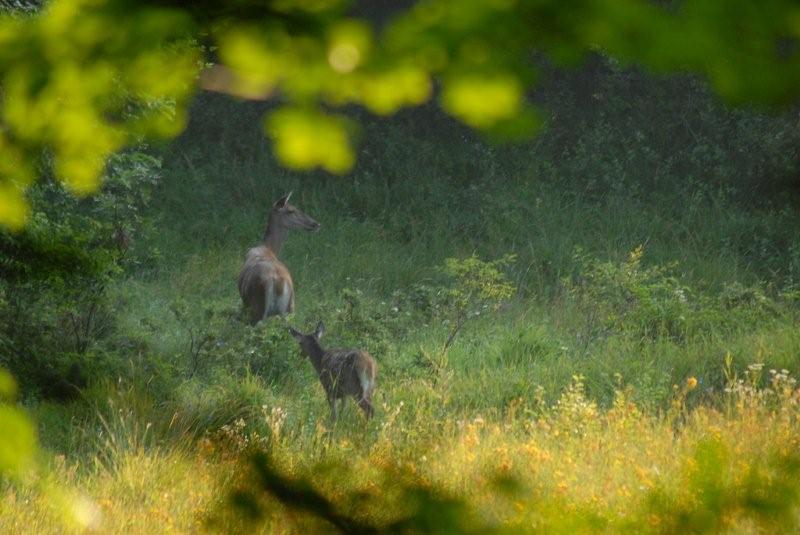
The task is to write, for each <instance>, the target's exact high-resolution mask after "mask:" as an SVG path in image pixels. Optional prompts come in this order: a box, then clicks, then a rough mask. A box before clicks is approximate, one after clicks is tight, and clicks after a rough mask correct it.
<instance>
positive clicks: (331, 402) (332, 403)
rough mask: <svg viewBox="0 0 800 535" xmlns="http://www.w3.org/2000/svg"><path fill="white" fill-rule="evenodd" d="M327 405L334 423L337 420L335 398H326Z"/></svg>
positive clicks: (337, 413)
mask: <svg viewBox="0 0 800 535" xmlns="http://www.w3.org/2000/svg"><path fill="white" fill-rule="evenodd" d="M328 405H330V406H331V420H332V421H334V422H335V421H336V419H337V418H339V406H338V405H337V404H336V398H335V397H333V396H328Z"/></svg>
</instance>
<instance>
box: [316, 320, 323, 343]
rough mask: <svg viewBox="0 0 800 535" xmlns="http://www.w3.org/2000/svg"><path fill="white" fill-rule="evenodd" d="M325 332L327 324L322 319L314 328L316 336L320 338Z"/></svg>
mask: <svg viewBox="0 0 800 535" xmlns="http://www.w3.org/2000/svg"><path fill="white" fill-rule="evenodd" d="M324 334H325V324H324V323H322V322H321V321H320V322H319V323H317V328H316V329H315V330H314V338H316V339H317V340H319V339H320V338H322V336H323V335H324Z"/></svg>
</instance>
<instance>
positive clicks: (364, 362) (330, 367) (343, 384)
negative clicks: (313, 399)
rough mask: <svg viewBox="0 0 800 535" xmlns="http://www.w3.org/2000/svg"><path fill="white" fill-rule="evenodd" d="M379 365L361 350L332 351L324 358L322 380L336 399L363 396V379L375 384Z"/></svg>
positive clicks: (326, 353)
mask: <svg viewBox="0 0 800 535" xmlns="http://www.w3.org/2000/svg"><path fill="white" fill-rule="evenodd" d="M376 371H377V365H376V364H375V359H373V358H372V356H371V355H370V354H369V353H368V352H366V351H363V350H361V349H330V350H328V351H326V352H325V356H323V358H322V373H321V374H320V379H321V380H322V384H323V386H324V387H325V389H326V390H328V391H331V390H333V392H334V393H335V394H336V395H335V397H344V396H347V395H354V396H357V397H361V396H362V395H363V388H362V377H364V378H365V379H367V381H368V382H369V384H370V385H374V383H375V373H376ZM370 390H371V388H370Z"/></svg>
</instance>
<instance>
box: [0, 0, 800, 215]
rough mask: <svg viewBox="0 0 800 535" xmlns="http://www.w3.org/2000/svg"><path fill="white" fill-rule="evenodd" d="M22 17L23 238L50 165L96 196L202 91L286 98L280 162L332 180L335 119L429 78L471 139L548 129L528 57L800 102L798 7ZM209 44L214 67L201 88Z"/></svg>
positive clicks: (58, 5)
mask: <svg viewBox="0 0 800 535" xmlns="http://www.w3.org/2000/svg"><path fill="white" fill-rule="evenodd" d="M26 11H28V10H26V9H24V8H21V9H19V10H14V9H13V8H12V9H11V10H9V11H6V10H3V11H2V12H0V50H1V51H2V53H0V86H1V87H2V89H3V92H2V94H1V95H0V98H1V99H2V100H0V121H2V122H1V123H0V124H2V126H3V130H2V132H3V135H2V136H1V137H0V153H2V154H3V156H4V157H3V158H2V159H0V224H3V225H4V226H6V227H7V228H16V229H19V228H21V227H22V226H23V225H24V224H25V222H26V221H27V218H28V215H29V205H28V203H27V202H26V201H25V198H24V194H25V191H26V189H27V187H28V186H29V185H30V184H31V183H32V182H33V180H34V178H35V175H36V169H35V167H36V166H35V161H36V159H37V158H38V156H39V154H40V152H41V150H42V149H48V150H50V151H51V153H52V154H53V158H54V165H53V167H54V172H55V174H56V176H57V177H58V178H59V179H60V180H62V181H63V182H64V183H65V184H66V185H67V186H68V187H69V188H70V189H71V190H72V191H74V192H76V193H79V194H86V193H90V192H93V191H95V190H96V189H97V188H98V187H99V185H100V177H101V174H102V169H103V167H104V165H105V161H106V159H107V158H108V157H109V156H110V155H111V154H113V153H114V152H116V151H118V150H119V149H120V148H122V147H124V146H125V145H128V144H131V143H132V142H136V141H138V140H139V139H140V136H149V137H157V136H168V137H169V136H174V135H176V134H177V133H178V132H179V131H180V130H181V129H182V127H183V119H184V117H185V115H186V105H187V97H188V96H189V95H190V94H191V93H192V92H193V91H194V90H195V89H196V88H197V87H198V86H203V87H205V88H208V89H211V90H215V91H223V92H227V93H231V94H235V95H239V96H244V97H246V98H255V99H267V98H272V97H273V95H277V94H280V95H281V98H282V99H284V102H283V103H282V106H281V107H279V108H278V109H275V110H272V111H271V112H270V114H269V117H268V118H267V119H266V128H267V132H268V134H269V136H270V137H271V138H272V139H273V140H274V144H275V151H276V154H277V155H278V157H279V158H280V159H281V161H282V162H283V163H284V164H286V165H287V166H289V167H291V168H295V169H310V168H314V167H321V168H323V169H326V170H328V171H330V172H333V173H344V172H347V171H348V170H350V169H351V168H352V166H353V163H354V160H355V157H354V154H355V151H354V149H353V147H352V141H351V138H352V134H351V131H352V129H351V128H349V127H347V121H346V120H345V118H344V116H343V114H342V113H333V112H330V111H328V110H330V109H331V108H335V107H343V106H345V105H349V104H360V105H363V106H365V107H366V108H367V109H368V110H370V111H372V112H374V113H377V114H382V115H383V114H391V113H394V112H396V111H398V110H399V109H400V108H402V107H406V106H416V105H420V104H422V103H425V102H427V101H428V100H429V99H430V98H431V95H432V94H433V87H434V85H435V84H434V81H435V80H439V81H440V82H441V85H442V91H441V105H442V107H443V109H444V110H446V111H447V112H448V113H450V114H452V115H453V116H455V117H457V118H458V119H460V120H462V121H463V122H464V123H466V124H467V125H469V126H471V127H474V128H480V129H483V130H485V131H488V132H490V133H492V134H496V135H500V136H518V135H519V134H521V133H529V132H530V131H531V130H532V129H533V128H534V127H536V126H537V125H539V124H540V123H541V120H540V119H539V118H538V116H537V114H535V113H534V112H533V111H531V110H530V109H529V107H528V106H527V104H526V101H525V98H524V94H525V89H526V88H527V87H528V86H530V85H531V84H532V81H533V80H534V78H535V75H536V74H537V69H536V67H535V65H534V63H533V62H532V61H531V60H530V57H531V53H532V52H540V53H543V54H544V55H545V56H548V57H551V58H553V59H555V60H556V61H560V62H575V61H577V60H579V59H581V58H582V57H584V56H586V55H588V54H589V53H592V52H595V51H597V50H600V51H602V52H603V53H606V54H609V55H611V56H613V57H616V58H618V59H620V60H622V61H626V62H633V63H637V64H642V65H645V66H647V67H649V68H653V69H657V70H661V71H680V72H686V71H689V72H698V73H701V74H703V75H705V76H706V77H707V78H708V79H709V80H710V81H711V83H712V85H713V86H714V88H715V89H716V90H717V91H718V92H719V93H720V94H721V95H723V96H724V97H726V98H728V99H730V100H733V101H737V102H750V101H756V102H763V103H786V102H790V101H792V100H793V99H794V98H796V96H797V93H798V88H799V87H800V56H799V55H798V54H797V53H796V52H795V51H794V45H795V44H796V43H795V42H796V41H797V39H798V35H797V31H796V27H795V26H796V25H795V24H794V23H793V22H792V21H793V20H795V15H796V14H795V6H794V5H793V4H792V2H790V1H789V0H778V1H775V2H771V3H770V4H769V5H768V6H764V7H763V8H760V9H755V8H753V7H752V6H751V5H750V4H748V3H747V2H745V1H743V0H740V1H737V2H736V3H735V4H733V5H728V4H726V3H724V2H720V1H719V0H703V1H699V2H692V3H690V4H682V3H681V4H679V5H677V6H673V5H671V4H668V5H662V4H658V3H653V2H647V1H644V0H624V1H622V0H620V1H614V2H577V3H571V4H569V5H564V4H563V3H560V2H554V1H546V2H532V1H521V2H504V1H500V2H498V1H496V0H474V1H470V2H467V3H464V2H460V1H453V0H428V1H425V2H419V3H417V4H414V5H413V6H411V7H409V8H407V9H398V10H396V11H392V12H391V15H392V16H391V18H390V20H389V21H388V22H387V23H386V24H385V25H384V26H383V27H382V28H381V31H380V32H378V31H375V30H374V29H373V26H374V24H373V23H371V22H370V21H368V20H364V19H358V18H352V17H351V16H350V12H349V11H348V10H347V3H346V2H343V1H341V0H330V1H325V2H310V3H309V2H305V1H302V0H297V1H292V0H287V1H284V2H279V3H277V4H276V5H274V6H270V7H268V8H267V7H264V6H261V5H259V4H258V3H253V2H240V3H239V4H238V8H237V9H236V10H229V9H225V8H223V7H222V6H220V5H217V4H215V3H213V2H204V3H200V4H192V5H190V6H185V7H182V8H179V7H177V6H170V7H164V6H162V5H160V4H158V3H152V2H150V3H144V4H141V3H131V2H127V1H125V0H103V1H100V2H88V1H86V0H57V1H54V2H51V3H49V4H47V6H46V7H43V8H42V9H38V10H32V12H31V13H30V14H24V15H21V13H22V12H26ZM356 14H357V10H356ZM110 28H114V30H113V31H111V30H110ZM743 36H744V37H743ZM200 38H202V39H203V41H204V42H207V43H209V45H210V46H211V48H212V49H213V50H214V52H215V56H216V58H217V60H218V61H219V63H217V64H215V65H211V66H209V67H210V68H208V69H206V70H204V71H203V73H202V75H201V76H198V72H199V71H200V70H201V67H203V66H204V65H203V62H202V60H201V52H202V49H201V47H200V46H199V45H198V44H197V42H198V41H197V40H198V39H200ZM323 109H325V110H326V111H325V112H323V111H321V110H323Z"/></svg>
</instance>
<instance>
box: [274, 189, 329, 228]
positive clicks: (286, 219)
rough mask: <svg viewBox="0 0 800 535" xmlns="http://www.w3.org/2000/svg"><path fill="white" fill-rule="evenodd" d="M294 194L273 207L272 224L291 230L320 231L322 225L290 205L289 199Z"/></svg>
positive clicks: (290, 193)
mask: <svg viewBox="0 0 800 535" xmlns="http://www.w3.org/2000/svg"><path fill="white" fill-rule="evenodd" d="M291 196H292V192H289V193H288V194H286V195H284V196H283V197H281V198H280V199H278V200H277V201H275V204H273V205H272V212H271V213H270V216H269V220H270V224H273V225H277V226H280V227H283V228H285V229H287V230H289V229H302V230H309V231H315V230H319V227H320V224H319V223H317V222H316V221H315V220H314V219H313V218H312V217H311V216H309V215H308V214H306V213H304V212H301V211H300V210H298V209H297V207H296V206H294V205H292V204H289V197H291Z"/></svg>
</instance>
